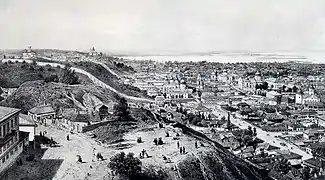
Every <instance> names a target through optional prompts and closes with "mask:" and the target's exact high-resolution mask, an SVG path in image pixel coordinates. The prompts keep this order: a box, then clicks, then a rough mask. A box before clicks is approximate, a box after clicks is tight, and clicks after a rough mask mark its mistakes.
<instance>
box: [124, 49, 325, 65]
mask: <svg viewBox="0 0 325 180" xmlns="http://www.w3.org/2000/svg"><path fill="white" fill-rule="evenodd" d="M119 57H120V58H124V59H129V60H153V61H161V62H166V61H179V62H189V61H193V62H197V61H208V62H219V63H237V62H244V63H248V62H279V63H283V62H289V61H296V62H306V63H325V51H324V52H303V53H292V52H281V53H241V52H240V53H235V52H231V53H229V52H228V53H211V54H201V55H200V54H199V55H198V54H195V55H158V56H157V55H155V56H119Z"/></svg>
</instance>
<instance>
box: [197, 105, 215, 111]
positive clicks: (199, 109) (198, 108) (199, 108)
mask: <svg viewBox="0 0 325 180" xmlns="http://www.w3.org/2000/svg"><path fill="white" fill-rule="evenodd" d="M195 110H197V111H201V112H212V110H211V109H209V108H207V107H205V106H203V105H202V104H199V106H198V107H196V108H195Z"/></svg>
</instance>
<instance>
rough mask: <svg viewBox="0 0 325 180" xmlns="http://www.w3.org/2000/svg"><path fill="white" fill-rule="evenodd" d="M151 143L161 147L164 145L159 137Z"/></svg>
mask: <svg viewBox="0 0 325 180" xmlns="http://www.w3.org/2000/svg"><path fill="white" fill-rule="evenodd" d="M153 142H154V143H155V145H163V144H164V141H163V140H162V138H161V137H160V138H159V139H157V138H155V139H154V140H153Z"/></svg>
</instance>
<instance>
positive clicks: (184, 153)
mask: <svg viewBox="0 0 325 180" xmlns="http://www.w3.org/2000/svg"><path fill="white" fill-rule="evenodd" d="M183 154H185V147H184V146H183Z"/></svg>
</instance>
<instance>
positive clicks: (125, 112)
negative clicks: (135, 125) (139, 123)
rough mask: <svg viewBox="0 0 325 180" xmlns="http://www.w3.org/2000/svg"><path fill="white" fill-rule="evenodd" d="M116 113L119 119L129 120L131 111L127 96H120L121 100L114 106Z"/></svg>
mask: <svg viewBox="0 0 325 180" xmlns="http://www.w3.org/2000/svg"><path fill="white" fill-rule="evenodd" d="M114 115H115V116H117V117H118V120H122V119H123V120H129V117H130V112H129V107H128V103H127V101H126V99H125V98H123V97H122V98H120V99H119V102H118V103H117V104H116V105H115V106H114Z"/></svg>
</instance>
